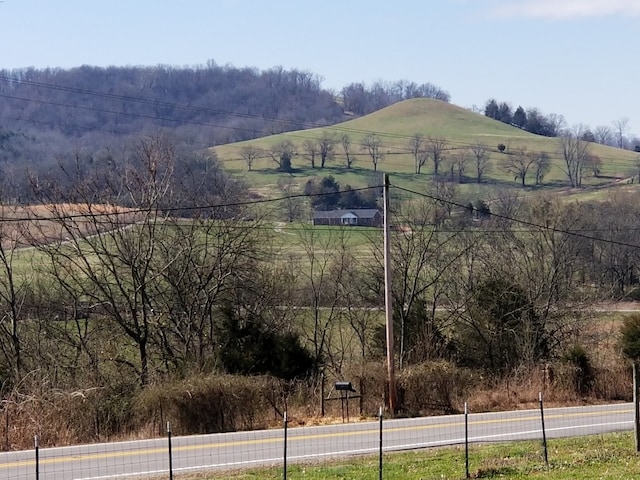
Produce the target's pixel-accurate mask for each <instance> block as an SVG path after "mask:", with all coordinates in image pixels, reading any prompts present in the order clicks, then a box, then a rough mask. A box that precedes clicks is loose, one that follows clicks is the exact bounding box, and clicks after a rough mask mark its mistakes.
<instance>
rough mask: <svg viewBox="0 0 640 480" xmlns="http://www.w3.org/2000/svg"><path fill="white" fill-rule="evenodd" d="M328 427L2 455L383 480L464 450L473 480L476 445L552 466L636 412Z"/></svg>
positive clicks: (60, 471) (95, 470) (60, 462)
mask: <svg viewBox="0 0 640 480" xmlns="http://www.w3.org/2000/svg"><path fill="white" fill-rule="evenodd" d="M377 416H378V418H377V421H369V422H353V421H351V422H349V423H347V422H345V423H342V424H336V425H324V426H308V425H302V426H295V419H292V418H289V417H287V414H286V412H285V415H284V418H283V424H282V428H280V429H273V430H262V431H252V432H236V433H227V434H210V435H194V436H174V435H173V432H172V429H171V424H170V423H167V428H166V437H165V438H157V439H151V440H140V441H131V442H114V443H104V444H94V445H83V446H73V447H62V448H41V447H40V443H41V440H42V439H40V438H38V436H35V437H34V449H33V450H31V451H21V452H5V453H0V478H4V479H8V480H22V479H25V480H26V479H33V478H36V480H39V478H43V479H46V480H67V479H69V480H70V479H73V480H89V479H90V480H102V479H108V478H131V477H135V476H141V477H142V476H159V477H164V478H169V479H173V476H174V474H182V473H190V472H196V471H206V470H224V469H238V468H250V467H257V466H276V467H281V468H282V471H283V478H284V479H285V480H286V479H287V469H288V468H289V467H290V466H291V465H292V464H297V463H301V462H306V461H310V460H313V461H314V462H318V461H323V460H325V461H328V460H330V459H336V458H341V457H347V456H349V455H362V454H368V455H372V456H375V455H378V457H379V458H378V460H379V461H378V462H376V463H375V465H376V467H373V468H377V469H378V471H379V475H378V476H379V478H380V479H382V478H383V468H384V460H383V456H384V454H386V453H388V452H393V451H401V450H416V449H422V448H429V447H434V446H443V445H464V447H465V448H464V452H465V453H464V459H463V458H461V464H460V471H461V474H462V472H464V474H465V475H466V477H467V478H469V468H470V467H469V445H471V444H478V443H489V442H509V441H513V440H532V439H533V440H539V441H540V442H541V443H542V451H541V462H543V461H544V462H545V464H547V465H548V462H549V458H548V450H547V442H548V440H549V439H554V438H558V437H562V436H580V435H589V434H596V433H604V432H612V431H621V430H632V429H633V425H634V409H633V408H632V404H614V405H600V406H587V407H567V408H551V409H545V408H544V404H543V397H542V395H540V401H539V409H537V410H536V409H532V410H520V411H512V412H494V413H471V412H469V409H468V407H467V405H466V404H465V410H464V413H463V414H461V415H445V416H436V417H423V418H405V419H391V418H383V411H382V408H380V410H379V412H378V415H377Z"/></svg>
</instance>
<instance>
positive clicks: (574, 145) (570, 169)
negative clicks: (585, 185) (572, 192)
mask: <svg viewBox="0 0 640 480" xmlns="http://www.w3.org/2000/svg"><path fill="white" fill-rule="evenodd" d="M588 151H589V142H587V141H585V140H583V138H582V127H581V126H577V127H574V128H573V130H566V131H565V132H564V134H563V135H562V136H561V137H560V153H561V155H562V158H563V160H564V172H565V173H566V175H567V178H568V179H569V183H570V184H571V186H572V187H580V186H582V178H583V176H584V170H585V168H586V166H587V160H588Z"/></svg>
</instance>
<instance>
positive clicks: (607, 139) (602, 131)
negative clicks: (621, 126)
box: [593, 125, 613, 145]
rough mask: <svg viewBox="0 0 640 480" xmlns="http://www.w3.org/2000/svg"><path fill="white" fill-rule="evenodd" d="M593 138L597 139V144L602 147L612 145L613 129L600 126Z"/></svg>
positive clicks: (594, 132)
mask: <svg viewBox="0 0 640 480" xmlns="http://www.w3.org/2000/svg"><path fill="white" fill-rule="evenodd" d="M593 136H594V137H595V138H596V143H599V144H600V145H611V139H612V137H613V134H612V132H611V127H607V126H606V125H600V126H598V127H596V129H595V130H594V131H593Z"/></svg>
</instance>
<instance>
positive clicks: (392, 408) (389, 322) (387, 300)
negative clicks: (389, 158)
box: [383, 173, 396, 415]
mask: <svg viewBox="0 0 640 480" xmlns="http://www.w3.org/2000/svg"><path fill="white" fill-rule="evenodd" d="M383 201H384V212H383V213H384V306H385V322H386V326H387V369H388V372H389V378H388V381H389V412H390V413H391V414H392V415H393V414H395V413H396V373H395V356H394V345H393V306H392V303H391V258H390V255H389V216H390V215H389V175H388V174H386V173H385V174H384V189H383Z"/></svg>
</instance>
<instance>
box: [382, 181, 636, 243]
mask: <svg viewBox="0 0 640 480" xmlns="http://www.w3.org/2000/svg"><path fill="white" fill-rule="evenodd" d="M394 188H396V189H398V190H400V191H403V192H406V193H410V194H413V195H418V196H421V197H424V198H428V199H430V200H434V201H437V202H441V203H444V204H446V205H451V206H453V207H459V208H463V209H465V210H468V209H469V205H463V204H461V203H458V202H454V201H453V200H447V199H444V198H438V197H436V196H434V195H430V194H428V193H422V192H416V191H415V190H411V189H408V188H404V187H400V186H397V185H396V186H394ZM486 214H487V215H488V216H491V217H494V218H499V219H501V220H507V221H509V222H513V223H518V224H520V225H526V226H528V227H532V228H535V229H538V230H546V231H550V232H554V233H561V234H564V235H571V236H574V237H579V238H583V239H585V240H591V241H597V242H604V243H609V244H612V245H618V246H622V247H629V248H633V249H640V245H638V244H633V243H627V242H621V241H618V240H613V239H605V238H601V237H594V236H592V235H586V234H583V233H581V232H580V231H575V230H567V229H564V228H558V227H554V226H552V225H541V224H538V223H535V222H530V221H528V220H522V219H518V218H513V217H509V216H508V215H502V214H499V213H495V212H491V211H488V212H486Z"/></svg>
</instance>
